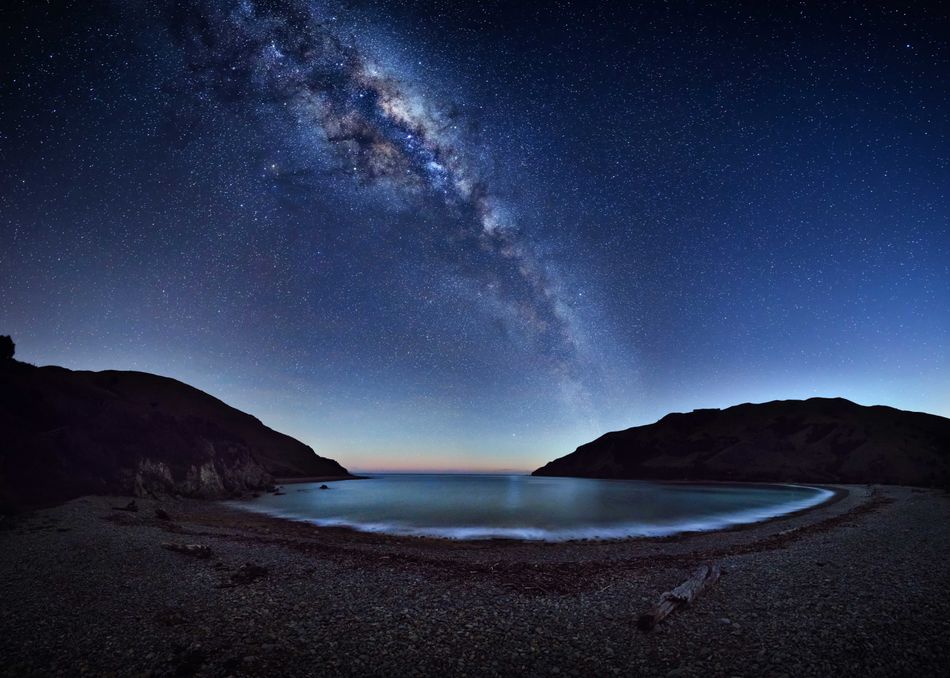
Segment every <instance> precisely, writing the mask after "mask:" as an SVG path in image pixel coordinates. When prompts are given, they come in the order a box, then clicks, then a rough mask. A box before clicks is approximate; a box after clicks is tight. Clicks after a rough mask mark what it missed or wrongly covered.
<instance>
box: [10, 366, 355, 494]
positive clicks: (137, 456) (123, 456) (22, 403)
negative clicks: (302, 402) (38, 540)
mask: <svg viewBox="0 0 950 678" xmlns="http://www.w3.org/2000/svg"><path fill="white" fill-rule="evenodd" d="M275 476H277V477H305V476H334V477H336V476H339V477H350V475H349V473H348V472H347V470H346V469H345V468H343V467H342V466H340V464H338V463H337V462H335V461H333V460H332V459H325V458H323V457H320V456H317V454H316V453H314V451H313V450H312V449H311V448H309V447H308V446H306V445H304V444H303V443H301V442H299V441H297V440H294V439H293V438H291V437H290V436H286V435H284V434H282V433H278V432H276V431H273V430H271V429H270V428H268V427H266V426H264V425H263V424H262V423H261V422H260V421H259V420H257V419H256V418H255V417H252V416H251V415H249V414H245V413H244V412H241V411H240V410H236V409H234V408H233V407H229V406H228V405H226V404H224V403H223V402H221V401H220V400H218V399H217V398H214V397H213V396H210V395H208V394H207V393H204V392H203V391H199V390H198V389H196V388H193V387H191V386H188V385H187V384H183V383H181V382H180V381H176V380H174V379H169V378H167V377H160V376H158V375H155V374H147V373H145V372H121V371H113V370H107V371H104V372H79V371H72V370H68V369H65V368H62V367H34V366H32V365H28V364H25V363H20V362H17V361H15V360H3V361H0V504H4V503H5V504H7V505H11V504H12V505H16V504H21V503H42V502H49V501H57V500H61V499H68V498H71V497H75V496H78V495H81V494H97V493H98V494H101V493H122V494H131V493H134V494H138V495H143V494H152V493H176V494H182V495H190V496H204V497H221V496H229V495H232V494H234V493H238V492H241V491H244V490H252V489H259V488H264V487H267V486H269V485H270V484H271V483H272V482H273V478H274V477H275Z"/></svg>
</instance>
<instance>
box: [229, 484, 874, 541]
mask: <svg viewBox="0 0 950 678" xmlns="http://www.w3.org/2000/svg"><path fill="white" fill-rule="evenodd" d="M433 475H440V474H433ZM346 479H349V478H346ZM358 479H371V476H361V477H358ZM323 480H324V479H316V480H306V479H301V480H299V481H297V482H298V483H306V482H314V483H316V482H322V481H323ZM329 480H330V479H327V481H328V482H329ZM592 480H596V479H592ZM618 480H619V479H618ZM634 482H655V483H657V484H672V485H721V486H733V487H759V488H770V487H774V486H776V485H779V486H791V487H804V488H808V489H815V490H823V491H826V492H830V493H831V494H830V496H828V497H826V498H825V499H824V500H822V501H820V502H818V503H817V504H813V505H811V506H805V507H803V508H799V509H795V510H792V511H788V512H785V513H779V514H776V515H771V516H767V517H764V518H760V519H757V520H755V519H754V520H750V521H744V522H735V523H729V522H726V523H724V524H722V525H718V526H715V527H710V528H708V529H702V528H700V529H684V530H678V531H674V532H669V533H657V534H629V535H619V536H616V537H612V536H591V537H566V538H563V539H560V538H545V537H538V538H533V537H518V536H484V537H481V536H475V537H465V536H460V537H455V536H450V535H438V534H427V533H425V532H423V531H420V532H419V533H412V532H398V531H390V530H386V529H370V528H362V529H361V527H360V526H357V525H352V524H333V523H321V522H319V520H318V519H311V518H306V517H303V516H301V517H294V516H292V515H287V514H281V513H279V512H272V511H261V510H256V509H253V508H249V507H246V506H242V505H246V504H248V503H250V502H252V501H253V499H254V498H253V497H242V498H239V499H231V500H218V502H219V503H221V504H223V505H225V506H227V507H228V508H234V509H236V510H239V511H244V512H247V513H251V514H254V515H259V516H266V517H268V518H272V519H274V520H279V521H285V522H290V523H295V524H303V525H309V526H310V527H313V528H315V529H320V530H339V531H341V532H343V533H353V534H369V535H373V534H376V535H384V536H386V537H390V538H394V539H407V540H431V541H435V542H442V541H449V542H454V541H459V542H478V543H486V542H499V543H504V542H515V543H522V542H528V543H535V544H566V543H592V542H637V541H642V540H670V539H675V538H678V537H681V536H686V535H693V534H716V533H719V532H731V531H735V530H744V529H749V528H751V527H754V526H756V525H761V524H765V523H769V522H772V521H775V520H781V519H784V518H789V517H794V516H797V515H800V514H805V513H808V512H810V511H814V510H817V509H820V508H822V507H824V506H828V505H831V504H834V503H836V502H839V501H841V500H842V499H844V498H845V497H846V496H848V495H849V494H850V493H851V490H849V489H848V487H849V486H846V485H809V484H805V483H789V482H781V483H763V482H751V483H745V482H742V481H692V480H684V481H669V482H668V481H634ZM288 484H293V483H288ZM850 487H855V486H850ZM857 487H860V486H857ZM420 529H421V530H424V529H426V528H420ZM455 529H460V530H461V529H466V528H445V530H446V531H448V530H455ZM473 529H474V528H473ZM519 529H520V528H519ZM525 529H526V530H527V529H528V528H525ZM620 529H622V528H620Z"/></svg>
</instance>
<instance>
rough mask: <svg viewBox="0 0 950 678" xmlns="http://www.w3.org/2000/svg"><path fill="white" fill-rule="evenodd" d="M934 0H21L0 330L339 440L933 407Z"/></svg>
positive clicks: (8, 52) (62, 357)
mask: <svg viewBox="0 0 950 678" xmlns="http://www.w3.org/2000/svg"><path fill="white" fill-rule="evenodd" d="M946 19H947V17H946V9H945V8H943V7H942V6H941V5H940V3H901V4H900V5H899V6H897V5H895V4H894V3H867V2H866V3H827V2H818V1H817V0H814V1H813V0H803V1H802V2H795V3H762V2H751V1H749V2H729V3H689V2H668V0H644V1H643V2H636V3H618V2H595V1H592V0H558V1H557V2H548V1H532V0H524V1H518V2H512V1H511V0H478V2H463V1H461V0H459V1H457V2H446V1H445V0H399V1H398V2H395V1H391V0H313V1H312V2H311V1H307V2H304V1H302V0H301V1H298V0H274V1H269V2H264V1H263V0H260V1H257V0H255V1H253V2H251V1H248V2H243V3H242V2H239V1H237V0H215V1H211V0H99V1H95V2H88V1H80V0H71V1H69V2H55V3H47V2H36V1H35V0H8V1H7V2H5V4H4V12H3V13H2V21H3V28H4V38H5V39H4V40H3V41H2V42H0V51H2V52H3V55H2V58H0V71H2V76H0V158H2V160H3V162H0V334H11V335H13V337H14V339H15V341H16V344H17V355H18V356H21V357H22V358H23V359H25V360H28V361H30V362H34V363H38V364H61V365H64V366H66V367H71V368H77V369H138V370H144V371H148V372H154V373H158V374H164V375H168V376H171V377H174V378H177V379H180V380H183V381H186V382H188V383H191V384H194V385H195V386H197V387H199V388H201V389H203V390H205V391H207V392H209V393H212V394H213V395H215V396H217V397H219V398H221V399H223V400H225V401H226V402H228V403H229V404H231V405H234V406H236V407H238V408H240V409H242V410H246V411H248V412H252V413H253V414H255V415H256V416H258V417H260V418H261V419H262V420H263V421H264V422H265V423H267V425H269V426H271V427H273V428H275V429H277V430H281V431H284V432H286V433H289V434H291V435H293V436H295V437H298V438H300V439H301V440H303V441H304V442H306V443H308V444H310V445H312V446H313V447H314V448H315V449H317V450H318V451H320V452H321V453H322V454H325V455H327V456H330V457H333V458H336V459H338V460H340V461H341V462H342V463H344V465H346V466H347V467H348V468H351V469H363V470H380V469H382V468H395V467H399V468H432V469H444V468H458V469H463V468H468V469H471V468H481V469H500V468H520V469H525V470H527V469H531V468H535V467H537V466H540V465H541V464H543V463H545V462H547V461H549V460H550V459H552V458H554V457H557V456H559V455H562V454H566V453H569V452H570V451H571V450H572V449H574V447H576V446H577V445H579V444H582V443H584V442H586V441H589V440H591V439H593V438H594V437H596V436H597V435H599V434H601V433H603V432H604V431H606V430H611V429H620V428H626V427H628V426H632V425H636V424H644V423H649V422H651V421H655V420H656V419H658V418H659V417H662V416H663V415H665V414H667V413H668V412H671V411H683V410H690V409H693V408H702V407H724V406H729V405H734V404H736V403H739V402H745V401H752V402H761V401H765V400H772V399H776V398H807V397H810V396H815V395H821V396H843V397H846V398H849V399H851V400H854V401H857V402H860V403H862V404H875V403H880V404H887V405H893V406H897V407H901V408H903V409H911V410H923V411H929V412H935V413H938V414H945V415H946V414H950V400H948V393H950V389H948V387H947V384H948V383H950V351H947V350H946V348H947V346H948V345H950V312H948V309H950V269H948V266H950V228H948V223H950V213H948V210H950V207H948V206H950V195H948V192H947V188H948V185H950V184H948V182H947V168H948V155H947V149H948V148H950V141H948V140H950V105H948V99H947V95H946V93H947V91H950V46H948V42H947V40H946V30H945V27H946V24H947V20H946Z"/></svg>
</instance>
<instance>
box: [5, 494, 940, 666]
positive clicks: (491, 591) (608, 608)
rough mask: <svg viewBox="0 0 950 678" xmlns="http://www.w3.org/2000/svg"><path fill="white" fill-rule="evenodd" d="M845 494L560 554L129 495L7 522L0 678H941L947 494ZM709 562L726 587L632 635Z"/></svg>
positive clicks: (557, 548)
mask: <svg viewBox="0 0 950 678" xmlns="http://www.w3.org/2000/svg"><path fill="white" fill-rule="evenodd" d="M839 489H840V490H841V493H840V495H839V498H838V500H837V501H834V502H830V503H829V504H826V505H823V506H821V507H819V508H817V509H813V510H810V511H806V512H803V513H800V514H797V515H794V516H790V517H785V518H779V519H776V520H772V521H768V522H766V523H761V524H756V525H753V526H746V527H742V528H736V529H732V530H727V531H722V532H716V533H699V534H691V535H684V536H679V537H669V538H661V539H634V540H625V541H618V542H598V543H592V542H570V543H562V544H543V543H522V542H506V541H486V542H450V541H445V540H432V539H418V538H395V537H387V536H384V535H375V534H361V533H356V532H352V531H348V530H340V529H326V528H316V527H313V526H311V525H307V524H303V523H293V522H289V521H283V520H280V519H276V518H270V517H267V516H262V515H257V514H251V513H247V512H243V511H239V510H236V509H234V508H231V507H228V506H226V505H224V504H221V503H215V502H200V501H190V500H174V499H168V500H163V501H152V500H141V499H139V500H138V506H139V508H140V510H139V511H138V512H135V513H130V512H124V511H116V510H114V509H113V508H112V507H113V506H124V505H125V504H126V503H127V502H128V501H129V499H128V498H120V497H84V498H81V499H78V500H75V501H72V502H69V503H68V504H64V505H62V506H58V507H54V508H49V509H44V510H41V511H36V512H33V513H30V514H26V515H22V516H20V517H18V518H16V519H15V520H11V519H7V520H5V521H4V523H2V524H0V600H2V601H3V602H2V605H0V658H2V662H0V675H5V676H30V675H44V676H45V675H69V676H74V675H116V676H129V675H142V676H147V675H152V676H171V675H203V676H228V675H234V676H239V675H251V676H277V675H299V676H306V675H380V676H382V675H385V676H402V675H512V674H529V675H553V674H558V675H584V676H586V675H630V674H634V673H641V674H644V675H664V676H665V675H673V676H688V675H697V676H700V675H743V676H764V675H766V676H767V675H776V676H778V675H789V676H800V675H816V676H818V675H821V676H824V675H831V674H846V675H856V674H861V675H880V676H894V675H911V674H914V675H917V674H935V673H942V671H943V669H944V668H945V666H946V665H947V664H948V662H950V495H948V494H946V493H944V492H939V491H931V490H920V489H912V488H902V487H876V488H874V491H873V493H870V494H869V492H868V489H867V488H866V487H864V486H861V487H842V488H839ZM156 507H160V508H161V509H163V510H164V511H166V512H167V513H168V514H169V516H170V518H171V520H161V519H159V518H157V517H156V515H155V511H154V510H155V508H156ZM169 543H171V544H177V545H192V544H194V545H202V546H206V547H209V548H210V551H211V554H210V557H208V558H202V557H199V555H201V553H200V552H199V554H198V555H189V554H187V553H182V552H179V551H174V550H170V549H168V548H166V547H164V546H163V544H169ZM206 550H207V549H201V550H200V551H206ZM706 561H715V562H718V563H720V564H721V565H722V568H723V570H724V575H723V577H722V578H721V579H720V581H719V582H718V583H717V584H716V585H715V586H714V587H712V588H711V589H710V590H708V591H706V592H705V593H704V594H703V595H702V596H701V597H700V598H699V599H698V600H697V601H696V602H695V604H694V605H693V606H692V607H690V608H689V609H685V610H681V611H679V612H677V613H675V614H674V615H673V616H672V617H670V618H669V619H668V621H666V622H664V623H663V624H661V625H660V627H658V629H657V630H656V631H655V632H653V633H650V634H644V633H641V632H639V631H637V629H636V619H637V616H638V615H639V614H640V613H641V612H644V611H645V610H646V609H648V608H649V607H650V606H651V605H652V603H653V602H654V601H655V600H656V599H657V597H658V596H659V595H660V593H662V592H663V591H665V590H668V589H670V588H672V587H674V586H676V585H677V584H678V583H680V582H681V581H683V580H684V579H685V578H687V577H688V576H689V574H690V572H691V570H692V569H693V568H694V567H695V566H696V565H697V564H698V563H701V562H706ZM249 564H250V565H251V567H248V565H249Z"/></svg>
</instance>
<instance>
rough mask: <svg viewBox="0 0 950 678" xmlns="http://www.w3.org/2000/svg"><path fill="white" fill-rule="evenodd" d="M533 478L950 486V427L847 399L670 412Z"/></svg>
mask: <svg viewBox="0 0 950 678" xmlns="http://www.w3.org/2000/svg"><path fill="white" fill-rule="evenodd" d="M533 475H538V476H576V477H588V478H639V479H645V480H646V479H682V480H687V479H688V480H742V481H798V482H816V483H820V482H842V483H892V484H902V485H921V486H934V485H936V486H947V485H948V484H950V419H945V418H943V417H938V416H935V415H931V414H922V413H919V412H904V411H902V410H897V409H893V408H890V407H880V406H876V407H864V406H862V405H857V404H855V403H852V402H850V401H848V400H844V399H841V398H811V399H809V400H781V401H773V402H769V403H763V404H760V405H753V404H745V405H737V406H735V407H730V408H728V409H725V410H695V411H693V412H691V413H688V414H669V415H667V416H665V417H663V418H662V419H661V420H660V421H658V422H656V423H654V424H649V425H647V426H638V427H635V428H630V429H627V430H625V431H615V432H613V433H607V434H605V435H603V436H601V437H600V438H598V439H597V440H594V441H593V442H590V443H587V444H586V445H582V446H580V447H578V448H577V450H575V451H574V452H572V453H571V454H569V455H567V456H565V457H561V458H560V459H556V460H554V461H552V462H550V463H548V464H547V465H545V466H543V467H542V468H539V469H538V470H536V471H535V472H534V474H533Z"/></svg>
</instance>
